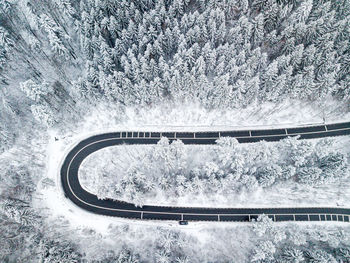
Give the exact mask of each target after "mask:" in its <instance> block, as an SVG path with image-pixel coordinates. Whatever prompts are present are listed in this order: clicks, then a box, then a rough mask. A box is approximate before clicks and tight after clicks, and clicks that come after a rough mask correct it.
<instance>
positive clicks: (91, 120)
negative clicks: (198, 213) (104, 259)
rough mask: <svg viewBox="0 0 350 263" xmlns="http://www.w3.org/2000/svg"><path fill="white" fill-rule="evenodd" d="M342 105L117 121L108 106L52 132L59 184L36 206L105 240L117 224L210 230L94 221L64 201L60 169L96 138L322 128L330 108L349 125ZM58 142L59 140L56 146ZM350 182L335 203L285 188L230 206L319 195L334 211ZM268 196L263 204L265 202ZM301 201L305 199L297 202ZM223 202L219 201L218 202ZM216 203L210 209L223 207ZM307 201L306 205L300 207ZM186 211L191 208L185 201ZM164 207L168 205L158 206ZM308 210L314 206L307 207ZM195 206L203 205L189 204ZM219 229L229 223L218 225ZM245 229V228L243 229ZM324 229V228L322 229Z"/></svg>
mask: <svg viewBox="0 0 350 263" xmlns="http://www.w3.org/2000/svg"><path fill="white" fill-rule="evenodd" d="M342 107H344V106H343V105H339V104H338V102H335V101H330V102H329V103H328V105H327V106H325V105H323V106H321V107H319V106H315V105H311V104H307V103H302V102H295V101H288V102H285V103H284V104H282V105H280V106H279V107H278V108H274V106H273V104H268V103H265V104H264V105H261V106H259V107H257V106H251V107H248V108H247V109H244V110H240V111H238V110H227V111H207V110H205V109H203V108H201V107H200V106H199V105H198V104H192V105H187V106H181V105H161V106H157V107H153V108H151V109H141V110H140V109H137V108H128V109H127V110H126V111H125V114H124V115H123V116H119V115H118V114H119V111H118V109H114V108H111V107H110V106H108V107H106V106H97V107H96V108H94V109H93V110H92V111H91V112H90V113H88V114H87V117H86V118H85V119H84V120H83V121H82V122H81V123H77V124H76V127H75V128H74V129H72V130H71V129H66V130H64V129H62V130H51V131H50V134H51V141H50V143H49V144H48V146H47V156H48V160H47V167H46V169H47V178H49V179H51V180H53V181H54V182H55V186H46V187H44V185H43V184H40V185H39V186H38V192H37V195H36V198H37V199H36V201H35V204H34V205H35V206H36V207H37V208H42V209H44V210H47V215H48V218H47V219H48V220H54V219H55V218H58V217H62V216H63V217H64V218H65V219H68V221H69V222H70V224H71V225H72V226H73V227H75V228H85V227H86V228H92V229H95V230H96V231H98V232H99V233H101V234H106V233H108V232H109V229H110V227H111V226H112V225H113V224H117V225H120V224H125V223H131V222H132V223H133V224H135V225H151V226H159V225H161V226H165V227H169V226H171V227H176V228H178V229H186V231H188V230H189V229H191V228H192V227H194V228H195V229H196V228H198V227H200V228H201V227H204V228H205V227H207V225H208V224H207V223H205V222H197V223H191V226H190V227H188V226H187V227H182V226H179V225H178V224H177V223H176V222H159V221H138V220H129V219H127V220H124V219H121V218H111V217H107V216H100V215H94V214H92V213H89V212H87V211H84V210H82V209H80V208H78V207H76V206H75V205H74V204H73V203H72V202H70V201H69V200H68V199H66V198H65V197H64V195H63V191H62V189H61V183H60V178H59V176H60V175H59V171H60V165H61V164H62V161H63V159H64V157H65V155H66V154H67V153H68V152H69V150H70V149H71V148H72V147H74V145H76V144H77V143H78V142H80V141H81V140H82V139H84V138H86V137H89V136H91V135H94V134H99V133H103V132H108V131H120V130H135V129H139V130H144V131H150V130H152V131H154V130H169V129H171V130H191V131H192V130H209V129H218V128H220V129H232V128H233V127H234V128H235V129H244V128H246V127H248V126H250V127H256V126H259V127H260V126H262V127H266V128H268V127H271V126H273V127H275V126H278V125H284V126H286V125H288V126H294V125H301V124H303V123H304V124H305V123H321V122H323V117H322V116H323V113H322V112H323V111H322V110H321V108H327V109H328V111H327V112H326V114H325V116H326V121H327V122H335V121H339V120H340V121H345V120H349V119H350V114H349V113H348V114H340V113H341V108H342ZM55 137H57V138H58V139H59V140H58V141H55ZM348 185H350V182H346V183H344V184H341V185H340V186H339V185H338V186H339V188H338V187H337V186H336V185H335V186H334V187H333V188H332V189H333V193H331V195H332V198H329V196H327V197H324V198H322V191H323V190H322V189H321V190H320V191H318V192H317V190H315V191H316V193H315V192H312V191H310V190H307V189H298V188H297V187H294V188H292V187H289V186H287V185H286V186H283V187H279V188H276V189H271V190H269V192H265V193H262V192H260V193H256V194H255V195H254V196H253V197H252V196H250V198H249V199H245V198H247V197H246V196H241V197H240V198H238V199H237V201H238V202H237V204H233V205H231V206H258V205H260V206H267V205H269V206H271V205H273V206H286V205H288V206H290V205H299V206H300V205H305V204H306V203H305V202H306V201H305V200H306V199H307V198H310V197H313V196H315V195H317V196H318V197H319V198H320V200H322V201H319V202H317V203H313V205H325V204H327V205H335V203H336V202H339V203H343V204H344V203H345V204H346V203H348V200H350V190H349V189H350V187H348ZM340 187H341V188H343V189H344V192H345V195H343V196H342V197H341V196H340V195H339V192H340V190H339V189H341V188H340ZM286 191H289V192H290V193H292V195H290V197H289V198H288V199H284V201H279V202H276V199H278V198H280V197H281V196H286V194H285V192H286ZM262 195H263V196H265V199H264V202H262V200H261V199H262V198H261V196H262ZM297 195H301V196H303V197H302V198H297ZM218 198H219V197H218ZM217 201H218V200H217V199H215V200H214V202H213V203H212V204H211V205H215V206H220V205H219V204H218V203H219V202H217ZM301 201H303V202H304V203H302V204H301V203H299V202H301ZM179 202H183V203H182V204H183V205H189V204H188V203H185V202H184V201H181V200H179ZM162 204H163V205H164V204H166V202H165V201H164V200H163V201H162V202H159V203H157V205H162ZM308 204H309V205H310V203H308ZM191 205H201V204H200V203H198V204H191ZM214 224H217V225H220V224H223V225H225V224H226V223H214ZM241 224H242V223H241ZM322 224H324V223H322Z"/></svg>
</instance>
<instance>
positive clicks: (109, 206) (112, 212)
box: [61, 122, 350, 222]
mask: <svg viewBox="0 0 350 263" xmlns="http://www.w3.org/2000/svg"><path fill="white" fill-rule="evenodd" d="M349 134H350V122H347V123H337V124H329V125H320V126H307V127H299V128H286V129H270V130H246V131H220V132H115V133H106V134H101V135H96V136H92V137H90V138H87V139H85V140H83V141H82V142H80V143H79V144H78V145H77V146H75V147H74V148H73V149H72V150H71V151H70V152H69V154H68V155H67V156H66V159H65V160H64V163H63V165H62V168H61V182H62V186H63V189H64V192H65V195H66V197H67V198H69V199H70V200H71V201H72V202H73V203H75V204H76V205H77V206H79V207H81V208H83V209H85V210H88V211H90V212H93V213H96V214H101V215H108V216H117V217H124V218H133V219H157V220H190V221H251V220H252V219H255V218H257V217H258V215H259V214H267V215H268V216H269V217H271V218H272V219H273V220H274V221H289V220H291V221H293V220H294V221H344V222H349V219H350V209H347V208H337V207H324V208H323V207H322V208H319V207H305V208H301V207H298V208H199V207H164V206H147V205H146V206H143V207H142V208H140V207H135V206H134V205H133V204H131V203H126V202H122V201H113V200H110V199H107V200H99V199H98V198H97V196H96V195H94V194H92V193H89V192H87V191H85V190H84V189H83V188H82V187H81V185H80V183H79V180H78V170H79V166H80V165H81V163H82V161H83V160H84V159H85V158H86V157H87V156H88V155H89V154H91V153H93V152H95V151H97V150H100V149H102V148H105V147H109V146H114V145H120V144H156V143H157V142H158V141H159V139H160V138H161V137H162V136H165V137H167V138H169V140H170V141H172V140H175V139H181V140H182V141H183V143H184V144H215V141H216V140H217V139H218V138H220V137H224V136H230V137H235V138H237V140H238V141H239V142H240V143H248V142H257V141H261V140H265V141H278V140H281V139H284V138H286V137H288V136H296V135H300V138H301V139H312V138H321V137H328V136H339V135H349Z"/></svg>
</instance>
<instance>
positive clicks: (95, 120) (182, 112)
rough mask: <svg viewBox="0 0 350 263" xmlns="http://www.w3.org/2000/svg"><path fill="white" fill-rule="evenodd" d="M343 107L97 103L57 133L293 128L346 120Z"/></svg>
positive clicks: (327, 104)
mask: <svg viewBox="0 0 350 263" xmlns="http://www.w3.org/2000/svg"><path fill="white" fill-rule="evenodd" d="M346 107H348V106H347V105H346V104H342V103H339V102H338V101H335V100H334V99H332V98H330V99H329V100H328V99H327V102H324V103H323V104H317V103H315V102H314V103H310V102H302V101H295V100H286V101H285V102H283V103H281V104H278V105H277V106H276V104H273V103H264V104H261V105H251V106H248V107H247V108H245V109H229V110H206V109H205V108H203V107H201V106H200V105H199V104H197V103H191V104H186V105H180V104H173V103H169V104H167V103H164V104H161V105H157V106H153V107H149V108H147V107H144V108H138V107H128V108H126V110H125V111H121V110H120V109H119V108H118V107H117V106H113V105H112V106H111V105H97V106H96V107H94V108H91V109H90V112H87V114H86V118H85V119H84V120H82V121H81V122H80V123H78V124H77V125H76V127H75V128H74V129H71V128H69V129H68V130H60V131H57V134H58V135H59V136H60V137H61V138H63V137H67V136H80V135H83V134H85V135H86V136H88V135H90V134H96V133H102V132H107V131H127V130H132V131H193V130H195V131H208V130H228V129H237V130H239V129H247V128H262V129H263V128H272V127H281V126H283V127H294V126H299V125H306V124H320V123H324V121H326V123H332V122H338V121H347V120H350V112H348V111H347V110H344V108H346ZM344 112H348V113H344ZM77 138H78V137H77Z"/></svg>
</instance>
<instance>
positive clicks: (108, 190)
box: [79, 137, 350, 207]
mask: <svg viewBox="0 0 350 263" xmlns="http://www.w3.org/2000/svg"><path fill="white" fill-rule="evenodd" d="M345 142H346V141H344V139H343V138H341V139H334V138H332V139H329V138H325V139H320V140H315V141H303V140H297V139H296V137H292V138H288V139H285V140H282V141H280V142H276V143H267V142H264V141H263V142H260V143H255V144H253V145H244V144H243V145H240V144H239V143H238V142H237V140H236V139H234V138H229V137H226V138H225V137H223V138H221V139H220V140H218V141H217V146H185V145H184V144H183V143H182V142H181V141H180V140H178V141H174V142H173V143H171V144H170V145H169V140H168V139H167V138H165V137H163V138H162V139H161V140H160V141H159V143H158V145H157V146H154V147H150V146H143V147H142V146H124V147H123V146H117V147H112V148H106V149H104V150H101V151H98V152H96V153H94V154H93V155H91V156H89V157H88V158H87V159H86V160H84V165H83V167H82V168H81V171H80V172H79V177H80V178H79V180H80V181H81V183H82V184H83V185H84V186H85V187H86V188H87V189H89V192H93V193H96V194H97V196H98V197H99V198H101V199H104V198H114V199H116V200H124V201H126V202H132V203H135V204H137V205H139V206H142V205H144V204H155V205H156V204H161V205H170V204H171V205H179V206H186V205H191V206H193V205H204V206H206V207H207V206H208V205H210V206H212V207H218V206H224V207H234V206H244V207H246V206H250V207H254V206H255V207H256V206H261V203H256V202H254V198H253V197H254V194H255V193H257V192H258V191H259V190H265V194H266V195H268V194H269V192H270V191H269V190H270V189H271V187H275V189H276V190H280V191H281V194H280V196H279V198H278V200H279V201H281V200H282V199H283V198H285V197H284V195H286V193H285V192H284V191H282V189H281V188H280V187H281V186H282V187H283V186H286V185H289V187H290V188H293V190H292V189H290V193H289V195H291V196H293V195H300V193H296V192H295V191H296V189H295V188H296V186H300V185H306V186H307V187H305V188H304V191H308V190H307V189H308V188H310V187H311V188H314V189H318V188H317V186H322V188H320V189H318V191H319V192H320V193H321V194H322V195H324V196H325V197H327V194H328V198H329V193H331V192H332V188H334V187H336V188H338V187H339V186H341V185H343V184H346V186H347V187H348V188H350V183H349V177H350V173H349V169H348V166H349V165H348V159H347V156H349V154H350V141H347V142H346V143H347V146H346V148H345V149H344V148H343V147H342V146H343V145H342V144H344V143H345ZM129 148H131V149H129ZM150 148H151V149H150ZM333 183H336V184H333ZM338 184H339V186H338ZM324 186H329V189H327V190H328V191H325V188H324ZM293 191H294V193H293ZM342 193H343V194H344V195H345V194H346V192H344V191H342ZM270 194H271V193H270ZM313 194H315V193H313ZM259 197H260V198H261V197H263V198H261V199H264V198H268V197H267V196H261V195H260V196H259ZM259 197H258V200H259V199H260V198H259ZM274 198H276V197H274ZM317 199H319V196H318V195H317V196H315V199H311V200H306V202H300V200H297V201H298V202H299V204H298V202H296V203H289V205H290V206H305V205H307V204H313V205H315V204H317V203H318V202H319V201H320V200H317ZM286 201H289V202H290V200H288V199H287V200H286ZM323 201H324V200H323ZM270 202H272V201H270ZM286 203H287V205H288V202H286ZM242 204H244V205H242ZM274 205H275V206H276V203H274ZM285 205H286V204H285ZM323 205H324V206H330V204H329V203H324V204H323ZM332 205H336V204H334V203H333V204H332Z"/></svg>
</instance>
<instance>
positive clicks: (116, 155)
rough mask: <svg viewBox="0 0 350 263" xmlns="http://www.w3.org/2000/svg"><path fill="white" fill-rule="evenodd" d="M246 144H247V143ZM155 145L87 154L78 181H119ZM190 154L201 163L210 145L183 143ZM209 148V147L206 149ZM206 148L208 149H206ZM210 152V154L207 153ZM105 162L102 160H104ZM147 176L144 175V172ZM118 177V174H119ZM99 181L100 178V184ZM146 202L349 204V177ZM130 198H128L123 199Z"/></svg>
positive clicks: (339, 143)
mask: <svg viewBox="0 0 350 263" xmlns="http://www.w3.org/2000/svg"><path fill="white" fill-rule="evenodd" d="M335 141H336V143H335V147H336V148H340V149H343V150H346V151H345V152H349V149H350V137H349V136H344V137H336V138H335ZM248 146H249V145H248ZM151 147H154V146H135V145H132V146H127V145H121V146H115V147H109V148H106V149H102V150H100V151H98V152H96V153H93V154H91V155H90V156H88V157H87V158H86V159H85V160H84V161H83V164H82V166H81V168H80V171H79V180H80V182H81V184H82V186H83V187H84V188H85V189H86V190H87V191H89V192H92V193H95V194H97V189H96V186H97V185H104V186H108V185H109V184H110V185H115V184H118V183H119V180H118V179H119V178H118V174H119V175H122V174H123V175H124V174H125V172H126V171H127V170H128V168H129V167H130V166H132V165H133V163H134V162H135V161H136V162H138V161H139V160H142V159H143V158H142V156H143V155H144V154H145V152H147V151H150V148H151ZM185 147H186V148H187V149H188V151H189V152H188V156H190V160H189V162H191V165H190V166H194V167H195V166H196V165H197V166H198V165H203V164H204V163H206V162H207V161H210V159H209V158H207V159H206V154H205V152H208V153H209V151H208V150H210V146H192V145H191V146H185ZM207 147H208V148H207ZM206 149H207V150H206ZM209 155H210V154H209ZM104 161H105V162H104ZM146 176H147V175H146ZM120 177H121V176H120ZM100 180H103V183H102V184H101V182H100ZM114 189H115V187H110V188H109V189H108V190H109V191H110V192H107V193H105V194H106V195H107V196H108V197H111V198H116V195H115V194H114V192H113V191H114ZM143 198H144V200H145V201H144V203H145V204H147V205H163V206H199V207H310V206H311V207H313V206H330V207H334V206H347V207H348V206H349V205H348V204H349V201H350V178H343V179H340V181H337V182H333V183H328V184H324V185H319V186H308V185H305V184H299V183H295V182H291V181H283V182H280V183H278V184H275V185H273V186H271V187H269V188H261V187H259V188H258V190H257V191H256V190H255V191H253V192H242V193H236V194H234V193H233V194H232V195H230V196H223V195H222V194H221V193H218V194H212V195H207V194H205V195H198V194H197V193H194V194H186V195H184V196H182V197H180V198H170V199H169V197H167V196H165V195H164V194H163V192H162V191H158V192H157V191H156V192H153V191H152V193H150V195H145V196H144V197H143ZM124 201H129V202H130V200H124Z"/></svg>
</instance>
